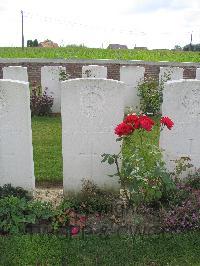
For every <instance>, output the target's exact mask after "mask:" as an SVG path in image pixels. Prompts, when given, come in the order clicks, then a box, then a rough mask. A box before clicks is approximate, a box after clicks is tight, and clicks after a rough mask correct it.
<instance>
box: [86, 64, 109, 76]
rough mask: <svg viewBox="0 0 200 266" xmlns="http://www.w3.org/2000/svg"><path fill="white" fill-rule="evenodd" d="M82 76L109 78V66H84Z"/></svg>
mask: <svg viewBox="0 0 200 266" xmlns="http://www.w3.org/2000/svg"><path fill="white" fill-rule="evenodd" d="M82 78H102V79H106V78H107V67H104V66H97V65H89V66H83V67H82Z"/></svg>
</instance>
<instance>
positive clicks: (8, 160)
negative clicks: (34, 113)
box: [0, 80, 35, 191]
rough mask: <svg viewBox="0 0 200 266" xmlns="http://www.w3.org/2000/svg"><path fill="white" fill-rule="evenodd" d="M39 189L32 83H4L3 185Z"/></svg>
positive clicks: (0, 83) (0, 111) (0, 128)
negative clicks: (32, 126)
mask: <svg viewBox="0 0 200 266" xmlns="http://www.w3.org/2000/svg"><path fill="white" fill-rule="evenodd" d="M8 183H11V184H12V185H13V186H20V187H23V188H24V189H27V190H29V191H32V190H33V189H34V187H35V178H34V167H33V149H32V131H31V113H30V92H29V84H28V82H20V81H13V80H0V186H2V185H4V184H8Z"/></svg>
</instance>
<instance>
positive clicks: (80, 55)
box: [0, 47, 200, 62]
mask: <svg viewBox="0 0 200 266" xmlns="http://www.w3.org/2000/svg"><path fill="white" fill-rule="evenodd" d="M0 58H62V59H122V60H123V59H124V60H145V61H172V62H199V61H200V52H182V51H168V50H163V51H162V50H159V51H151V50H149V51H148V50H147V51H145V50H134V49H128V50H111V49H99V48H82V47H66V48H63V47H62V48H61V47H60V48H30V47H29V48H24V50H22V48H19V47H16V48H14V47H13V48H11V47H8V48H7V47H5V48H4V47H0Z"/></svg>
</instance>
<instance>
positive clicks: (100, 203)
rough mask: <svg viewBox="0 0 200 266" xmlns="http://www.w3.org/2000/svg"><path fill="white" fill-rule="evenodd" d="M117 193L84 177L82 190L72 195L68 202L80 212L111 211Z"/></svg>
mask: <svg viewBox="0 0 200 266" xmlns="http://www.w3.org/2000/svg"><path fill="white" fill-rule="evenodd" d="M115 198H116V194H115V193H114V192H111V191H104V190H102V189H100V188H99V187H98V186H97V185H96V184H94V183H93V182H92V181H90V180H87V179H84V180H83V181H82V190H81V193H80V194H79V195H77V196H76V197H70V198H69V199H68V200H66V203H67V202H68V203H70V206H71V207H72V208H73V209H74V210H75V211H77V212H80V213H86V214H89V213H95V212H99V213H101V212H104V213H107V212H109V211H111V209H112V205H113V201H114V199H115Z"/></svg>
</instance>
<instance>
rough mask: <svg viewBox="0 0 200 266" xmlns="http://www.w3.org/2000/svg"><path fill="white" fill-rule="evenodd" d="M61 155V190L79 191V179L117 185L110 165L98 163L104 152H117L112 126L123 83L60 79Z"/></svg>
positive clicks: (120, 103)
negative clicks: (62, 187)
mask: <svg viewBox="0 0 200 266" xmlns="http://www.w3.org/2000/svg"><path fill="white" fill-rule="evenodd" d="M61 99H62V101H61V114H62V154H63V175H64V180H63V183H64V193H65V194H67V193H70V192H75V193H76V192H80V190H81V185H82V179H89V180H93V181H94V183H96V184H97V185H98V186H99V187H101V188H104V189H108V190H109V189H116V188H119V185H118V180H117V178H116V177H108V174H113V173H116V169H115V167H114V165H112V166H109V165H108V164H106V163H101V160H102V157H101V155H102V154H104V153H110V154H114V153H115V154H117V153H119V151H120V144H119V143H118V142H116V136H115V135H114V128H115V126H116V125H117V124H119V123H120V122H121V121H122V119H123V116H124V83H122V82H119V81H115V80H106V79H74V80H69V81H64V82H62V89H61Z"/></svg>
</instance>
